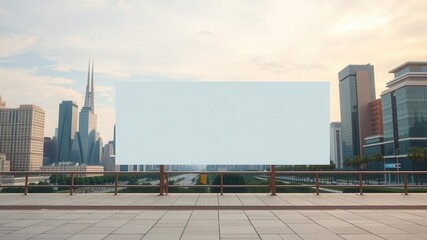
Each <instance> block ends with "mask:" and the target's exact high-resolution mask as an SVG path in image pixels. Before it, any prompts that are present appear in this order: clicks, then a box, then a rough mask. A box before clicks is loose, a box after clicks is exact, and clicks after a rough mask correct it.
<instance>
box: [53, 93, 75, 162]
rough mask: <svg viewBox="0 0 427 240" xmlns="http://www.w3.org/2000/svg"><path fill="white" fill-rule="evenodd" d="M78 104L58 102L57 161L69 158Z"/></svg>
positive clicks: (67, 160) (66, 160)
mask: <svg viewBox="0 0 427 240" xmlns="http://www.w3.org/2000/svg"><path fill="white" fill-rule="evenodd" d="M77 113H78V106H77V104H76V103H75V102H73V101H62V103H60V104H59V117H58V133H57V136H56V140H57V144H56V152H57V153H56V156H57V162H69V161H70V160H71V147H72V145H73V140H74V136H75V134H76V132H77Z"/></svg>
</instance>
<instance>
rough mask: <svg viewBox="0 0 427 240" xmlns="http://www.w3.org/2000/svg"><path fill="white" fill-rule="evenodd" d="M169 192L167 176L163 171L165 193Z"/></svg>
mask: <svg viewBox="0 0 427 240" xmlns="http://www.w3.org/2000/svg"><path fill="white" fill-rule="evenodd" d="M168 193H169V176H168V174H167V173H166V172H165V194H166V195H168Z"/></svg>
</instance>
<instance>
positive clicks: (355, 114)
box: [338, 64, 375, 160]
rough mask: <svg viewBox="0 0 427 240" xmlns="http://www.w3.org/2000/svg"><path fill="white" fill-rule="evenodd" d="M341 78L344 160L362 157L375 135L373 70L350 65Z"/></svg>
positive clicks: (369, 66) (341, 73) (372, 68)
mask: <svg viewBox="0 0 427 240" xmlns="http://www.w3.org/2000/svg"><path fill="white" fill-rule="evenodd" d="M338 76H339V89H340V109H341V128H342V130H341V131H342V136H341V137H342V152H343V160H346V159H351V158H353V156H355V155H363V143H364V139H365V137H367V136H370V135H372V133H371V132H372V128H371V119H370V107H369V103H370V102H372V101H373V100H375V79H374V66H373V65H370V64H367V65H349V66H347V67H345V68H344V69H343V70H341V71H340V72H339V74H338Z"/></svg>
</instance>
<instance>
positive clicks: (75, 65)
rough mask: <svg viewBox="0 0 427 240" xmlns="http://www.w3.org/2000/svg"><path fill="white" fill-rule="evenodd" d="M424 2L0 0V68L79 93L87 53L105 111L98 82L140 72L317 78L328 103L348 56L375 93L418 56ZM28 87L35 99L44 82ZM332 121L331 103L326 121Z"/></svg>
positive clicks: (108, 103)
mask: <svg viewBox="0 0 427 240" xmlns="http://www.w3.org/2000/svg"><path fill="white" fill-rule="evenodd" d="M368 3H369V4H368ZM367 6H369V7H367ZM426 7H427V2H426V1H412V0H408V1H405V3H402V1H397V0H378V1H375V2H368V1H365V0H360V1H351V2H349V1H341V0H331V1H300V2H296V1H246V0H236V1H209V0H208V1H197V0H190V1H167V2H165V1H124V0H119V1H83V0H76V1H70V2H43V1H42V2H40V1H31V0H30V1H26V4H21V3H19V2H17V1H8V2H4V3H3V4H2V6H1V9H0V22H1V24H0V58H2V59H0V68H4V69H2V71H7V72H8V74H9V75H8V77H9V78H5V77H4V76H2V79H8V81H9V80H10V81H14V80H15V75H13V74H11V73H12V72H16V76H19V77H20V78H22V79H23V76H22V74H23V73H25V74H26V76H27V77H28V80H27V81H35V82H40V81H41V80H40V79H45V80H46V79H56V81H57V82H54V83H52V82H51V83H48V85H51V87H52V86H54V87H58V86H59V87H65V86H66V85H67V84H68V85H67V86H66V87H68V88H70V89H74V91H75V92H77V93H79V94H80V95H82V94H84V89H85V84H86V74H87V72H86V71H87V60H88V59H89V58H94V59H95V85H96V86H95V92H96V93H97V99H96V100H95V101H96V103H99V104H103V105H104V106H105V107H106V108H111V109H112V108H114V96H112V94H111V91H110V90H111V89H110V90H105V91H103V90H102V88H103V87H102V86H106V87H107V88H108V86H113V85H114V83H115V82H116V81H122V80H146V79H151V80H163V79H168V80H170V79H186V80H188V79H192V80H212V81H213V80H302V81H305V80H316V79H322V80H329V81H331V86H332V88H331V99H332V100H331V102H334V103H337V102H338V83H337V81H338V80H337V73H338V71H340V70H341V69H342V68H344V67H345V66H346V65H348V64H358V63H360V64H366V63H368V62H370V63H372V64H374V65H375V71H376V79H377V81H376V89H377V96H378V95H379V93H380V92H381V91H382V90H384V88H385V82H386V81H388V80H390V79H391V77H392V76H390V74H388V70H390V69H391V68H393V67H395V66H397V65H399V64H400V63H402V62H405V61H407V60H422V59H424V60H425V56H427V48H426V47H425V46H426V44H427V31H425V28H426V27H425V26H427V18H426V17H425V10H424V9H426ZM35 78H37V79H38V80H37V81H36V80H34V79H35ZM61 79H62V80H61ZM64 79H67V81H69V83H66V81H64ZM45 80H43V81H45ZM0 81H1V83H0V84H1V91H4V90H3V89H4V88H3V85H4V81H5V80H0ZM23 81H24V80H22V82H23ZM46 81H47V80H46ZM61 81H62V83H61ZM70 81H73V82H72V83H71V82H70ZM60 83H61V84H62V85H61V84H60ZM32 84H33V83H31V84H29V85H32ZM97 86H100V88H99V89H97ZM17 87H18V86H17ZM22 87H23V88H24V89H25V87H26V86H25V85H24V86H22ZM38 89H39V90H38V91H39V92H38V93H39V95H40V96H44V97H45V96H50V94H51V93H49V92H43V91H49V90H52V89H49V88H41V87H39V88H38ZM15 90H16V89H15ZM62 90H64V89H62ZM5 94H6V93H5ZM21 94H22V93H21ZM34 99H38V98H37V97H35V98H34ZM37 101H39V103H41V104H42V102H40V101H41V100H37ZM43 101H46V104H47V105H48V104H50V102H52V101H58V99H57V96H56V95H54V96H53V97H52V100H48V99H47V98H43ZM57 103H58V102H57ZM57 103H55V104H57ZM111 109H110V110H111ZM110 110H108V111H107V110H106V111H105V112H106V114H107V113H108V112H112V111H110ZM55 117H56V116H55ZM98 119H99V122H100V121H101V117H99V118H98ZM109 119H114V116H110V117H109ZM338 119H339V105H337V104H334V105H332V110H331V120H338ZM49 128H53V127H52V126H49ZM106 129H107V128H106ZM106 131H107V130H106ZM108 131H109V130H108ZM101 134H103V133H102V132H101Z"/></svg>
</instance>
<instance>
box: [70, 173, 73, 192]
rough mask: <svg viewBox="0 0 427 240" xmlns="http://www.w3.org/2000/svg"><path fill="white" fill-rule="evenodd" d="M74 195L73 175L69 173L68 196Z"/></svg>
mask: <svg viewBox="0 0 427 240" xmlns="http://www.w3.org/2000/svg"><path fill="white" fill-rule="evenodd" d="M73 193H74V173H71V179H70V195H73Z"/></svg>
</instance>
